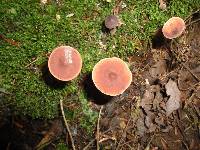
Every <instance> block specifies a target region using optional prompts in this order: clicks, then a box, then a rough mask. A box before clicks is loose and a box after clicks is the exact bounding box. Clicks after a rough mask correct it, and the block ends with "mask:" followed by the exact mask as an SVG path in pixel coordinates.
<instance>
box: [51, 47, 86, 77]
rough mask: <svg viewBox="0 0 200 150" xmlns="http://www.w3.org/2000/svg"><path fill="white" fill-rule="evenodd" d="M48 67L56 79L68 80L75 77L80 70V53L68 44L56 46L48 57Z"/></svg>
mask: <svg viewBox="0 0 200 150" xmlns="http://www.w3.org/2000/svg"><path fill="white" fill-rule="evenodd" d="M48 68H49V71H50V73H51V74H52V75H53V76H54V77H55V78H56V79H58V80H61V81H70V80H72V79H74V78H76V77H77V76H78V74H79V73H80V71H81V68H82V59H81V55H80V53H79V52H78V51H77V50H76V49H74V48H72V47H70V46H60V47H57V48H55V49H54V50H53V52H52V53H51V55H50V57H49V60H48Z"/></svg>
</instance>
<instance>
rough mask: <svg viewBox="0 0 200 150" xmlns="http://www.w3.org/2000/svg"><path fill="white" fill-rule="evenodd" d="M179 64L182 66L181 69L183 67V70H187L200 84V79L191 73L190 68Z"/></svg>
mask: <svg viewBox="0 0 200 150" xmlns="http://www.w3.org/2000/svg"><path fill="white" fill-rule="evenodd" d="M181 64H182V65H183V67H184V68H185V69H187V70H188V71H189V72H190V73H191V74H192V76H193V77H194V78H195V79H196V80H197V81H198V82H200V79H199V78H198V77H197V76H196V75H195V74H194V73H193V71H192V70H190V68H189V67H188V66H187V65H186V64H185V63H181Z"/></svg>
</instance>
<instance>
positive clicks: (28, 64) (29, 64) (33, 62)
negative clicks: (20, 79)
mask: <svg viewBox="0 0 200 150" xmlns="http://www.w3.org/2000/svg"><path fill="white" fill-rule="evenodd" d="M37 60H38V58H36V59H35V60H33V61H31V62H30V63H29V64H27V65H26V66H25V68H27V67H29V66H30V65H32V64H33V63H35V62H36V61H37Z"/></svg>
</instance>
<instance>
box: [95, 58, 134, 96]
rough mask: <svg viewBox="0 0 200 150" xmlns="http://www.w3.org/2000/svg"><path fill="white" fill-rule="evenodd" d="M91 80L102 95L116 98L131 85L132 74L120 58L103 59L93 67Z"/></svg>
mask: <svg viewBox="0 0 200 150" xmlns="http://www.w3.org/2000/svg"><path fill="white" fill-rule="evenodd" d="M92 80H93V82H94V84H95V86H96V87H97V89H99V90H100V91H101V92H102V93H104V94H106V95H110V96H117V95H119V94H122V93H123V92H124V91H125V90H126V89H127V88H128V87H129V85H130V84H131V81H132V73H131V71H130V70H129V68H128V66H127V64H126V63H125V62H124V61H123V60H121V59H120V58H116V57H113V58H105V59H102V60H100V61H99V62H98V63H97V64H96V65H95V66H94V68H93V71H92Z"/></svg>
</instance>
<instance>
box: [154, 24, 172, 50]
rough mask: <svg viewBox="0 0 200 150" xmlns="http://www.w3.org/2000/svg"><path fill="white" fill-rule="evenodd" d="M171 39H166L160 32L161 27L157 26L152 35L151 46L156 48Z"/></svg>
mask: <svg viewBox="0 0 200 150" xmlns="http://www.w3.org/2000/svg"><path fill="white" fill-rule="evenodd" d="M170 41H171V40H169V39H166V38H165V37H164V35H163V33H162V27H161V28H159V29H158V30H157V31H156V33H155V34H154V35H153V37H152V48H154V49H157V48H161V47H163V46H166V44H167V43H169V42H170Z"/></svg>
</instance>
